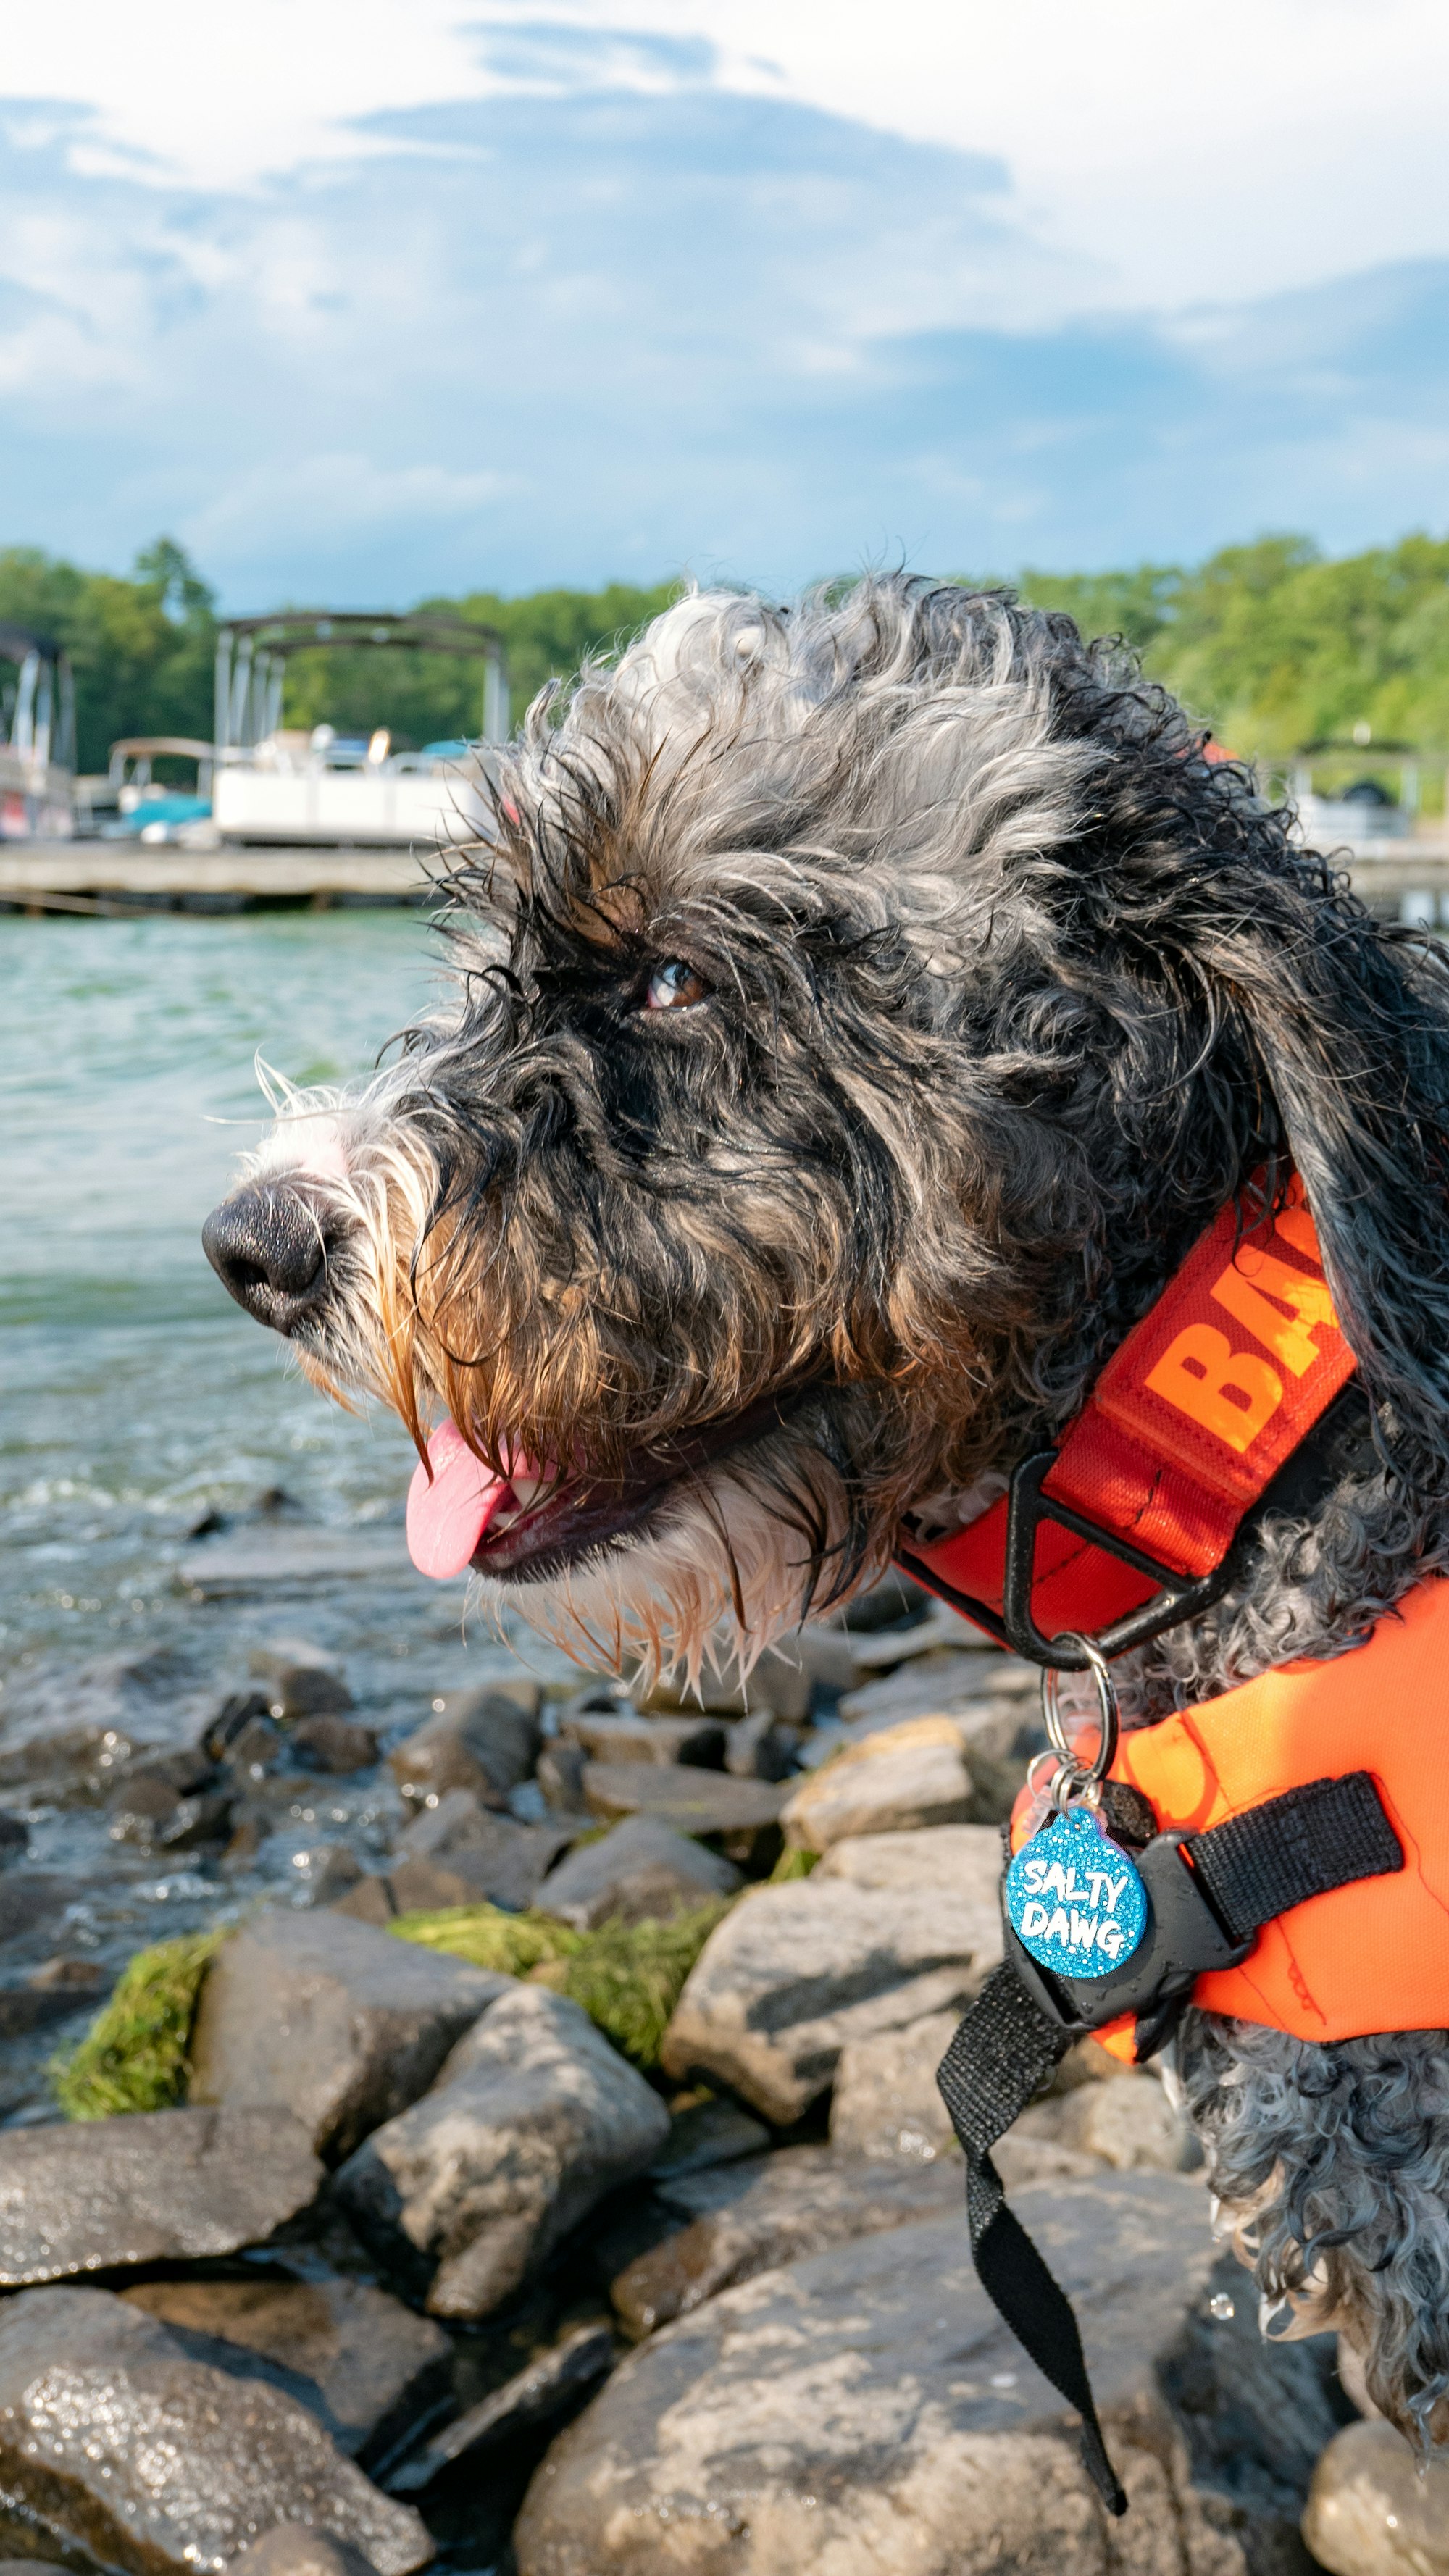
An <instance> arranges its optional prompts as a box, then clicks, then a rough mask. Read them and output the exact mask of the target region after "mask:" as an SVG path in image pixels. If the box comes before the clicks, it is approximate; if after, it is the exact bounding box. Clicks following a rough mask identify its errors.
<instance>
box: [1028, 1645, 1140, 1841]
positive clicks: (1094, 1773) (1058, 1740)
mask: <svg viewBox="0 0 1449 2576" xmlns="http://www.w3.org/2000/svg"><path fill="white" fill-rule="evenodd" d="M1064 1642H1067V1643H1070V1644H1071V1645H1073V1646H1079V1647H1080V1648H1081V1651H1082V1653H1083V1654H1084V1656H1085V1657H1086V1660H1087V1667H1088V1670H1089V1671H1090V1673H1091V1676H1092V1679H1093V1681H1094V1682H1095V1683H1096V1685H1097V1707H1098V1710H1099V1712H1100V1732H1099V1741H1098V1744H1097V1751H1096V1756H1095V1759H1094V1760H1093V1761H1091V1762H1090V1763H1086V1762H1082V1761H1080V1760H1079V1759H1078V1757H1077V1754H1076V1752H1075V1751H1074V1749H1073V1747H1072V1744H1071V1741H1070V1739H1069V1737H1068V1735H1067V1730H1066V1727H1065V1725H1064V1724H1063V1722H1062V1713H1061V1706H1060V1697H1059V1684H1060V1682H1061V1674H1060V1672H1059V1671H1057V1669H1056V1667H1055V1666H1053V1667H1052V1669H1051V1670H1050V1671H1049V1672H1044V1673H1043V1674H1042V1677H1041V1713H1042V1722H1043V1724H1044V1725H1045V1727H1046V1731H1047V1735H1048V1737H1049V1738H1050V1741H1051V1747H1052V1751H1053V1752H1054V1753H1055V1754H1056V1755H1057V1757H1058V1766H1057V1772H1056V1776H1055V1778H1054V1780H1053V1781H1052V1789H1051V1801H1052V1805H1053V1807H1054V1808H1055V1809H1056V1812H1057V1814H1058V1815H1059V1816H1061V1815H1065V1813H1066V1810H1067V1804H1068V1801H1069V1800H1070V1799H1072V1798H1083V1799H1085V1801H1086V1803H1087V1804H1088V1806H1092V1807H1095V1806H1096V1805H1097V1803H1098V1801H1099V1798H1100V1795H1101V1783H1102V1781H1103V1780H1105V1778H1106V1776H1107V1774H1108V1772H1109V1771H1110V1770H1111V1768H1112V1764H1113V1762H1114V1761H1115V1760H1116V1758H1117V1740H1118V1737H1119V1735H1120V1733H1121V1720H1120V1715H1119V1711H1118V1704H1117V1690H1116V1685H1115V1683H1114V1682H1113V1679H1112V1676H1111V1674H1110V1672H1109V1671H1108V1669H1107V1658H1106V1656H1105V1655H1104V1654H1103V1652H1102V1650H1101V1647H1100V1646H1099V1645H1098V1644H1097V1643H1096V1640H1095V1639H1094V1638H1092V1637H1080V1636H1077V1635H1075V1634H1074V1633H1073V1632H1072V1631H1070V1630H1068V1631H1066V1632H1065V1638H1064ZM1037 1758H1038V1760H1040V1758H1041V1757H1040V1756H1038V1757H1037Z"/></svg>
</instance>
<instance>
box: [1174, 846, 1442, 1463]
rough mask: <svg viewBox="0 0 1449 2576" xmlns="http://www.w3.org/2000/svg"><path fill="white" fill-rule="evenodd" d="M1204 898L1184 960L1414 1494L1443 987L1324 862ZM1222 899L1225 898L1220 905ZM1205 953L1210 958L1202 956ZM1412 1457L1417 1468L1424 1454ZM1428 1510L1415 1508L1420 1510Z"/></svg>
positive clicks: (1434, 1414)
mask: <svg viewBox="0 0 1449 2576" xmlns="http://www.w3.org/2000/svg"><path fill="white" fill-rule="evenodd" d="M1237 873H1238V872H1237V871H1235V870H1229V871H1226V872H1225V875H1224V877H1223V878H1221V879H1219V881H1218V885H1217V896H1218V900H1217V902H1216V903H1215V905H1214V907H1213V909H1214V914H1215V920H1214V921H1213V922H1212V923H1211V924H1207V925H1203V928H1204V929H1205V931H1206V936H1205V937H1204V938H1202V939H1201V942H1200V944H1199V946H1198V955H1199V958H1200V960H1202V962H1204V963H1206V964H1208V965H1209V966H1210V969H1211V971H1212V972H1213V974H1214V977H1215V979H1216V981H1217V983H1218V986H1219V990H1220V992H1223V991H1225V993H1226V996H1227V998H1228V1002H1229V1007H1230V1008H1231V1009H1232V1011H1233V1013H1234V1016H1235V1017H1236V1018H1237V1020H1238V1022H1239V1025H1240V1027H1241V1028H1242V1030H1243V1032H1244V1034H1245V1035H1246V1037H1247V1040H1248V1043H1249V1047H1250V1049H1251V1052H1252V1054H1253V1055H1254V1056H1256V1058H1257V1061H1258V1063H1259V1065H1260V1066H1261V1069H1262V1073H1263V1077H1264V1080H1265V1083H1266V1086H1267V1088H1268V1089H1269V1090H1270V1091H1271V1093H1272V1096H1273V1100H1274V1102H1275V1103H1276V1106H1277V1111H1278V1116H1279V1119H1280V1120H1281V1124H1282V1129H1283V1135H1284V1142H1285V1145H1286V1148H1287V1150H1288V1152H1289V1153H1290V1154H1291V1156H1292V1159H1293V1161H1294V1163H1295V1164H1296V1166H1297V1168H1298V1171H1299V1173H1300V1175H1301V1177H1302V1180H1303V1185H1304V1188H1305V1190H1306V1191H1307V1194H1308V1203H1309V1206H1310V1207H1311V1209H1312V1211H1313V1217H1314V1222H1315V1225H1316V1227H1317V1230H1318V1238H1319V1243H1320V1246H1321V1249H1322V1252H1323V1257H1324V1267H1325V1270H1326V1272H1327V1275H1328V1280H1329V1284H1330V1287H1331V1288H1332V1290H1333V1295H1334V1302H1335V1305H1336V1306H1337V1309H1338V1315H1339V1320H1340V1322H1341V1324H1342V1326H1343V1330H1344V1333H1345V1335H1346V1337H1347V1339H1348V1343H1349V1346H1350V1348H1351V1349H1352V1351H1353V1352H1354V1354H1355V1356H1356V1358H1357V1360H1358V1363H1359V1367H1360V1369H1361V1371H1362V1374H1363V1378H1364V1383H1365V1385H1366V1386H1367V1388H1368V1391H1369V1393H1370V1395H1371V1396H1372V1397H1373V1398H1374V1399H1375V1402H1376V1405H1378V1406H1380V1407H1382V1406H1388V1407H1390V1408H1391V1409H1392V1416H1393V1420H1392V1423H1391V1424H1388V1423H1386V1425H1385V1428H1386V1430H1390V1431H1391V1432H1392V1437H1393V1446H1394V1449H1395V1451H1396V1453H1397V1455H1398V1458H1399V1461H1400V1463H1401V1464H1402V1465H1404V1466H1405V1467H1408V1465H1409V1460H1410V1458H1415V1453H1417V1458H1416V1463H1415V1466H1414V1468H1412V1469H1410V1476H1411V1481H1413V1482H1419V1481H1420V1480H1421V1478H1423V1477H1425V1476H1427V1477H1428V1478H1430V1479H1431V1480H1432V1481H1431V1482H1430V1483H1429V1485H1428V1489H1427V1490H1428V1493H1431V1494H1436V1495H1440V1496H1442V1495H1443V1493H1444V1490H1445V1488H1444V1481H1443V1474H1442V1472H1441V1470H1442V1466H1443V1464H1444V1463H1446V1462H1449V973H1446V968H1445V963H1444V959H1443V955H1442V952H1440V951H1439V950H1438V948H1437V946H1436V945H1435V944H1434V943H1432V942H1428V943H1426V942H1425V941H1423V939H1422V938H1421V937H1419V936H1416V935H1412V934H1409V935H1406V934H1405V933H1403V932H1400V931H1398V930H1396V929H1391V928H1385V927H1384V926H1383V925H1381V924H1379V923H1377V922H1375V921H1374V920H1373V919H1372V918H1371V916H1370V915H1369V914H1368V913H1367V912H1366V911H1365V910H1364V908H1363V906H1362V905H1361V904H1359V903H1358V902H1356V901H1355V899H1354V898H1353V897H1352V896H1351V895H1349V894H1348V893H1347V892H1346V891H1345V890H1344V888H1343V887H1342V885H1341V883H1340V882H1339V881H1338V880H1337V879H1335V878H1334V877H1333V876H1332V875H1331V873H1330V871H1329V870H1328V868H1327V867H1326V866H1325V864H1324V863H1323V862H1322V861H1321V860H1316V859H1306V860H1305V859H1302V858H1300V857H1299V856H1298V855H1297V854H1296V853H1288V852H1286V851H1284V852H1282V853H1281V855H1280V856H1279V857H1278V860H1277V864H1273V863H1271V862H1270V866H1269V869H1268V871H1267V872H1266V877H1265V873H1264V872H1263V871H1262V870H1261V865H1260V867H1258V868H1255V869H1254V870H1253V874H1252V879H1251V881H1247V880H1246V879H1245V878H1244V879H1242V880H1240V882H1239V884H1238V885H1237V886H1236V887H1234V886H1233V885H1231V884H1230V882H1228V881H1227V880H1228V879H1230V878H1231V877H1232V876H1233V875H1235V874H1237ZM1235 895H1237V896H1238V897H1239V898H1240V899H1238V900H1234V896H1235ZM1205 950H1206V952H1207V954H1206V955H1204V951H1205ZM1425 1448H1427V1451H1428V1452H1429V1453H1430V1454H1429V1455H1428V1456H1427V1457H1426V1456H1425V1455H1424V1451H1425ZM1426 1498H1427V1495H1426Z"/></svg>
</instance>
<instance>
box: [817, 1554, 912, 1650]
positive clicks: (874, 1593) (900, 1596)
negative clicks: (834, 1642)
mask: <svg viewBox="0 0 1449 2576" xmlns="http://www.w3.org/2000/svg"><path fill="white" fill-rule="evenodd" d="M936 1606H937V1604H936V1597H935V1594H934V1593H931V1592H927V1591H926V1590H925V1588H924V1586H923V1585H922V1584H919V1583H913V1582H912V1581H911V1578H910V1576H909V1575H908V1574H902V1573H901V1571H900V1569H899V1567H897V1566H894V1565H892V1566H889V1567H887V1569H886V1571H885V1573H884V1574H881V1575H878V1576H877V1577H876V1580H875V1582H874V1583H868V1584H866V1585H865V1587H864V1589H863V1590H862V1591H860V1592H857V1593H856V1594H855V1596H854V1598H853V1599H852V1600H850V1601H847V1603H846V1605H845V1608H844V1609H843V1610H840V1611H837V1613H836V1614H835V1615H836V1616H837V1618H838V1619H839V1621H840V1624H841V1626H842V1627H843V1628H846V1629H848V1630H849V1632H850V1634H851V1635H852V1636H863V1637H869V1636H873V1635H874V1634H875V1632H876V1630H877V1629H880V1628H898V1629H905V1628H907V1627H910V1626H913V1625H914V1624H915V1623H916V1622H917V1621H918V1620H924V1619H926V1618H928V1617H929V1616H930V1614H931V1612H932V1611H933V1610H934V1609H935V1608H936Z"/></svg>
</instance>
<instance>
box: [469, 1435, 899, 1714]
mask: <svg viewBox="0 0 1449 2576" xmlns="http://www.w3.org/2000/svg"><path fill="white" fill-rule="evenodd" d="M811 1482H812V1487H813V1493H812V1503H813V1505H814V1511H813V1512H812V1514H811V1518H812V1519H813V1518H815V1517H816V1514H818V1525H817V1526H816V1527H815V1528H813V1529H811V1530H810V1531H808V1532H807V1530H806V1529H805V1527H804V1526H803V1525H802V1526H801V1527H799V1528H796V1527H794V1526H792V1522H791V1520H790V1519H789V1518H786V1519H784V1520H782V1518H781V1513H780V1504H779V1500H778V1497H776V1496H773V1495H766V1494H765V1493H763V1492H761V1491H760V1490H759V1487H758V1484H757V1481H756V1478H755V1477H754V1475H753V1474H752V1473H751V1472H750V1471H749V1470H748V1469H746V1468H743V1467H741V1468H733V1467H731V1466H730V1465H728V1464H725V1465H722V1466H719V1467H716V1468H714V1469H712V1470H711V1471H710V1472H709V1474H708V1475H707V1476H704V1477H699V1478H695V1479H692V1480H691V1481H690V1482H689V1484H688V1485H687V1486H686V1485H682V1486H680V1487H677V1488H674V1489H673V1490H671V1492H670V1493H669V1494H668V1496H667V1497H666V1498H665V1499H664V1500H663V1501H662V1502H661V1504H660V1507H659V1510H658V1512H657V1514H656V1515H655V1516H654V1518H653V1520H652V1521H651V1523H650V1525H649V1526H648V1528H647V1529H646V1530H644V1531H643V1532H641V1533H640V1534H639V1535H638V1536H637V1537H635V1538H632V1539H630V1540H629V1541H627V1542H626V1543H624V1544H622V1545H618V1546H615V1547H611V1548H605V1549H601V1550H599V1551H598V1552H597V1553H595V1554H594V1555H592V1556H589V1557H586V1558H584V1559H582V1560H581V1561H580V1562H579V1563H578V1564H576V1565H574V1566H570V1567H568V1568H566V1569H565V1570H563V1571H562V1572H560V1573H558V1574H555V1575H552V1576H550V1577H549V1578H548V1579H546V1580H542V1581H532V1582H530V1581H528V1580H526V1579H524V1580H519V1581H515V1582H507V1583H500V1582H494V1581H489V1580H488V1578H487V1577H482V1578H480V1590H481V1596H482V1599H483V1601H484V1603H485V1605H486V1606H487V1608H488V1609H489V1610H490V1611H491V1613H492V1614H493V1615H494V1617H495V1618H500V1617H501V1616H502V1614H503V1613H504V1612H506V1611H515V1612H518V1613H519V1614H521V1616H522V1617H523V1618H524V1619H526V1620H527V1621H528V1623H529V1625H530V1626H531V1627H532V1628H534V1629H535V1630H536V1631H537V1632H538V1633H539V1634H540V1635H541V1636H544V1637H547V1638H548V1640H549V1641H550V1643H551V1644H553V1645H556V1646H558V1647H559V1648H560V1649H561V1650H562V1651H563V1652H564V1653H565V1654H567V1655H569V1656H570V1657H571V1658H572V1660H573V1661H574V1662H575V1663H577V1664H579V1665H581V1666H583V1667H585V1668H587V1669H589V1670H592V1671H595V1672H599V1671H604V1672H629V1673H630V1674H631V1675H633V1676H634V1677H635V1678H636V1682H637V1686H638V1687H639V1688H640V1689H641V1690H644V1691H648V1690H652V1689H655V1688H657V1687H660V1686H663V1687H665V1688H669V1689H675V1690H679V1691H695V1692H698V1691H699V1689H700V1687H701V1684H702V1681H703V1679H704V1677H705V1675H706V1674H711V1675H714V1676H716V1677H718V1678H719V1679H721V1680H730V1679H734V1678H738V1679H739V1680H741V1681H743V1680H744V1679H745V1678H747V1676H748V1674H749V1672H750V1670H751V1668H752V1667H753V1665H754V1664H755V1663H756V1662H757V1661H758V1659H759V1657H760V1655H761V1654H762V1653H763V1652H764V1650H765V1648H766V1647H767V1646H768V1645H770V1644H772V1643H773V1641H774V1640H775V1639H776V1638H777V1637H779V1636H781V1635H783V1634H784V1633H785V1631H787V1630H788V1629H792V1628H795V1627H797V1626H798V1625H799V1624H800V1622H801V1620H802V1619H804V1618H805V1617H806V1616H807V1615H808V1614H809V1611H810V1609H811V1608H812V1606H813V1605H815V1604H817V1603H819V1602H821V1601H823V1600H825V1599H828V1598H831V1597H832V1596H835V1595H837V1594H840V1585H839V1567H840V1561H841V1548H842V1543H843V1539H844V1531H845V1521H846V1510H845V1502H844V1496H843V1493H842V1491H841V1489H840V1486H839V1484H838V1481H837V1479H836V1478H835V1477H834V1475H833V1473H832V1472H831V1471H830V1470H829V1469H828V1468H827V1467H826V1465H825V1462H824V1461H823V1460H822V1461H820V1462H819V1469H818V1472H816V1473H815V1474H814V1475H813V1476H812V1479H811ZM803 1518H804V1516H803V1515H802V1522H803ZM822 1540H823V1545H822V1544H821V1541H822ZM889 1553H890V1547H889V1539H888V1537H883V1538H882V1539H881V1541H880V1544H879V1545H878V1546H877V1547H876V1548H874V1549H872V1550H871V1551H870V1552H869V1554H868V1556H867V1559H866V1561H865V1563H864V1564H862V1565H861V1567H860V1570H859V1573H858V1575H857V1576H856V1578H855V1581H854V1582H852V1583H851V1584H850V1585H849V1586H848V1589H849V1590H854V1589H855V1588H856V1584H857V1583H858V1582H864V1581H867V1580H869V1578H870V1576H871V1575H873V1574H875V1573H877V1572H879V1571H880V1570H881V1568H882V1567H883V1566H884V1564H885V1562H886V1559H887V1558H888V1556H889ZM841 1597H844V1596H843V1594H841Z"/></svg>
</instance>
